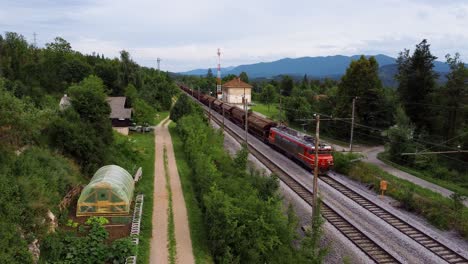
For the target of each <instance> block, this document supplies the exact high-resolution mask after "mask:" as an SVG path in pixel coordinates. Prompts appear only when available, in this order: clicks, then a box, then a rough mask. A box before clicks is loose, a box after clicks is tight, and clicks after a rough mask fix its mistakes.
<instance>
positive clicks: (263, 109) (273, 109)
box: [251, 102, 279, 120]
mask: <svg viewBox="0 0 468 264" xmlns="http://www.w3.org/2000/svg"><path fill="white" fill-rule="evenodd" d="M254 104H255V105H253V106H251V108H252V110H253V111H255V112H259V113H260V114H263V115H265V116H267V117H268V118H270V119H275V120H276V119H278V111H279V110H278V104H277V103H274V104H271V105H270V107H268V105H266V104H262V103H259V102H254Z"/></svg>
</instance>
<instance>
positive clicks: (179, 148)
mask: <svg viewBox="0 0 468 264" xmlns="http://www.w3.org/2000/svg"><path fill="white" fill-rule="evenodd" d="M175 126H176V124H174V123H171V124H170V125H169V131H170V133H171V137H172V144H173V147H174V154H175V158H176V163H177V170H178V171H179V176H180V181H181V184H182V190H183V192H184V200H185V205H186V207H187V213H188V220H189V226H190V237H191V239H192V247H193V254H194V256H195V263H197V264H205V263H207V264H210V263H213V258H212V256H211V254H210V249H209V246H208V241H207V239H206V237H207V235H206V234H207V232H206V228H205V225H204V223H203V214H202V211H201V209H200V205H199V203H198V201H197V199H196V198H195V191H194V190H193V187H192V180H191V179H192V171H191V169H190V165H189V163H188V161H187V158H186V156H185V153H184V148H183V144H182V140H181V139H180V137H179V135H178V134H177V133H176V131H175Z"/></svg>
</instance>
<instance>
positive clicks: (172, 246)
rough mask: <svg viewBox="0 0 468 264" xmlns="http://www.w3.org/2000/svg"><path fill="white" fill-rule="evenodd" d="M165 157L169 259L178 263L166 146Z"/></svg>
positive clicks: (172, 262) (170, 261) (172, 263)
mask: <svg viewBox="0 0 468 264" xmlns="http://www.w3.org/2000/svg"><path fill="white" fill-rule="evenodd" d="M163 152H164V153H163V159H164V177H165V178H166V190H167V196H168V203H167V205H168V206H167V239H168V242H167V248H168V252H169V256H168V258H169V259H168V261H169V263H171V264H174V263H176V256H177V247H176V246H177V241H176V238H175V225H174V209H173V203H172V188H171V178H170V175H169V167H168V161H167V149H166V146H164V150H163Z"/></svg>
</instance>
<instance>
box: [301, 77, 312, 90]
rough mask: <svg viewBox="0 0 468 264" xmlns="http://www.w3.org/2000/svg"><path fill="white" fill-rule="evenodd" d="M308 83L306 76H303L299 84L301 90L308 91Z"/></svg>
mask: <svg viewBox="0 0 468 264" xmlns="http://www.w3.org/2000/svg"><path fill="white" fill-rule="evenodd" d="M309 87H310V83H309V78H307V74H304V77H303V78H302V82H301V89H303V90H306V89H309Z"/></svg>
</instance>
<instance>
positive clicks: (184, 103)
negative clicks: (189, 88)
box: [170, 93, 202, 122]
mask: <svg viewBox="0 0 468 264" xmlns="http://www.w3.org/2000/svg"><path fill="white" fill-rule="evenodd" d="M197 112H199V113H202V111H201V109H200V108H199V107H197V105H196V104H195V103H194V102H193V101H192V100H191V99H190V98H189V97H188V96H187V95H186V94H184V93H183V94H181V95H180V96H179V98H178V99H177V102H176V103H175V104H174V107H172V109H171V113H170V118H171V120H173V121H174V122H177V121H179V119H180V118H181V117H183V116H185V115H189V114H191V113H197Z"/></svg>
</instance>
